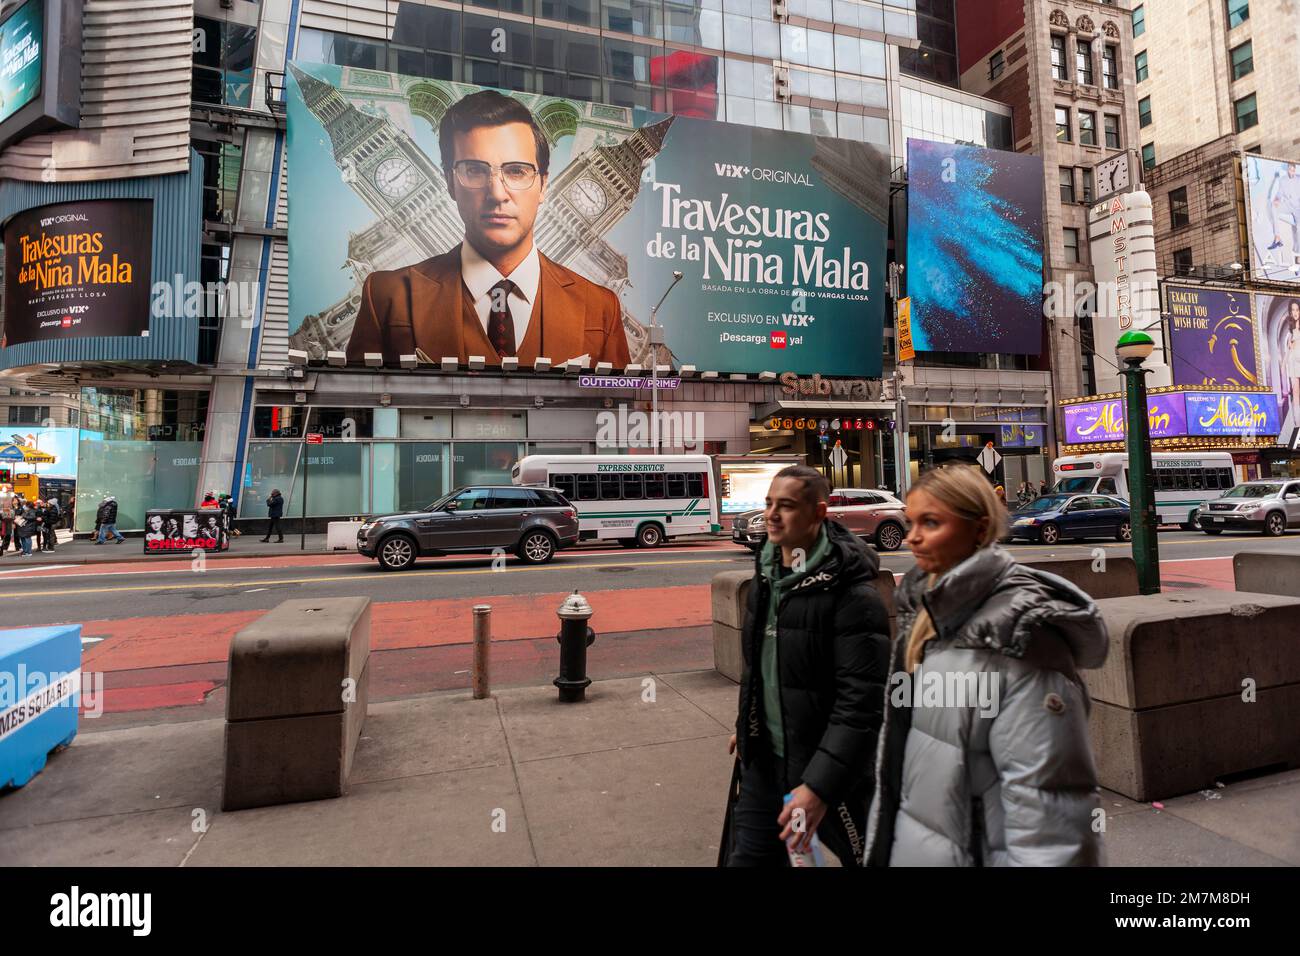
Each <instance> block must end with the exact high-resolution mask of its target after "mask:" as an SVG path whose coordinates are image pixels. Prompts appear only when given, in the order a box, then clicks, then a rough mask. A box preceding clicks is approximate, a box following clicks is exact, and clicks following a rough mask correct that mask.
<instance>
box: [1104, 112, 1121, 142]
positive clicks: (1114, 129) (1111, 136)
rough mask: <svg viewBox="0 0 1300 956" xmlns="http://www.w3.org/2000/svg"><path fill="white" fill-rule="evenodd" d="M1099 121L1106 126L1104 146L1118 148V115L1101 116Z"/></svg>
mask: <svg viewBox="0 0 1300 956" xmlns="http://www.w3.org/2000/svg"><path fill="white" fill-rule="evenodd" d="M1101 121H1102V124H1103V125H1104V126H1105V128H1106V148H1107V149H1119V148H1120V147H1119V117H1118V116H1103V117H1102V118H1101Z"/></svg>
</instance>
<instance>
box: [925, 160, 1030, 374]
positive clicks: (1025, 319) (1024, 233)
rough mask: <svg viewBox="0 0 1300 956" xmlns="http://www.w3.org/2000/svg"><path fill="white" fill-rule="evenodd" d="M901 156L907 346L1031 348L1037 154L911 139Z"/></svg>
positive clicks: (946, 349)
mask: <svg viewBox="0 0 1300 956" xmlns="http://www.w3.org/2000/svg"><path fill="white" fill-rule="evenodd" d="M907 156H908V167H907V168H908V206H907V208H908V214H907V230H908V232H907V273H906V275H907V292H908V295H909V296H910V297H911V300H912V302H911V319H912V344H913V347H914V348H915V349H916V351H918V352H1002V353H1012V354H1019V355H1038V354H1039V353H1040V352H1041V351H1042V345H1043V335H1042V330H1043V161H1042V159H1041V158H1040V157H1037V156H1027V155H1023V154H1020V153H1010V152H1003V151H1001V150H996V149H982V148H980V147H976V146H957V145H953V144H951V143H931V142H928V141H926V140H919V139H909V140H908V141H907Z"/></svg>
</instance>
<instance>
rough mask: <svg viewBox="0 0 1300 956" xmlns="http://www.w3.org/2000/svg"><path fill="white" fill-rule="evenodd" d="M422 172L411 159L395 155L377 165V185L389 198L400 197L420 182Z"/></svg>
mask: <svg viewBox="0 0 1300 956" xmlns="http://www.w3.org/2000/svg"><path fill="white" fill-rule="evenodd" d="M419 178H420V174H419V173H418V172H416V169H415V167H414V166H412V165H411V162H410V160H407V159H403V158H402V157H400V156H393V157H391V158H389V159H386V160H384V161H383V162H382V163H380V164H379V165H378V166H376V167H375V187H376V188H377V189H378V190H379V191H380V192H381V193H383V194H384V195H385V196H387V197H388V198H389V199H400V198H401V197H402V196H405V195H406V194H407V193H408V192H410V191H411V190H412V189H413V188H415V185H416V183H418V182H419Z"/></svg>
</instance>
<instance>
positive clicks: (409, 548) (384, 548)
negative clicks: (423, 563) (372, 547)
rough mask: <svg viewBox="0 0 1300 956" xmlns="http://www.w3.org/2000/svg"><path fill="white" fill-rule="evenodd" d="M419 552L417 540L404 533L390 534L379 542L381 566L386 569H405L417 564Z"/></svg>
mask: <svg viewBox="0 0 1300 956" xmlns="http://www.w3.org/2000/svg"><path fill="white" fill-rule="evenodd" d="M418 553H419V548H418V547H417V545H416V543H415V541H413V540H412V539H411V538H409V537H407V536H406V535H404V534H390V535H389V536H388V537H387V538H385V539H384V540H383V541H382V542H380V544H379V567H380V568H382V569H383V570H385V571H405V570H406V569H407V568H409V567H410V566H411V565H413V564H415V559H416V557H417V555H418Z"/></svg>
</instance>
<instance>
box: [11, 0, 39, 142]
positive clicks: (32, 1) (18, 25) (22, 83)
mask: <svg viewBox="0 0 1300 956" xmlns="http://www.w3.org/2000/svg"><path fill="white" fill-rule="evenodd" d="M44 19H45V6H44V3H43V0H27V2H26V3H24V4H23V5H22V6H21V7H19V8H18V9H17V10H15V11H14V12H13V13H11V14H9V16H7V17H6V18H5V20H4V22H3V23H0V123H3V122H4V121H5V120H7V119H8V118H9V117H11V116H13V115H14V114H15V113H17V112H18V111H19V110H20V109H22V108H23V107H24V106H26V105H27V104H28V103H30V102H31V101H32V100H34V99H36V97H37V94H39V93H40V92H41V67H42V66H43V65H44V58H43V57H42V56H41V52H42V49H43V47H44V37H45V24H44Z"/></svg>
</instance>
